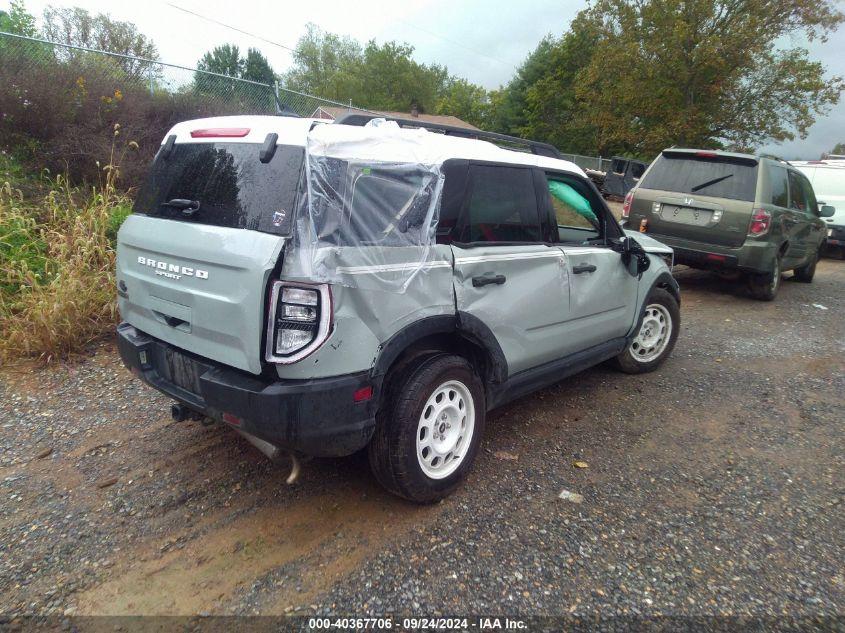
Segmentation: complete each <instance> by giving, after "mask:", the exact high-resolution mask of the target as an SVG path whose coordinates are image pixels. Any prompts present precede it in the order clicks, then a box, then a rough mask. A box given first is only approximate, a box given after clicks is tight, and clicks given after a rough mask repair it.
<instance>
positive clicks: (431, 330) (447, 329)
mask: <svg viewBox="0 0 845 633" xmlns="http://www.w3.org/2000/svg"><path fill="white" fill-rule="evenodd" d="M437 353H449V354H456V355H458V356H462V357H463V358H465V359H466V360H467V361H468V362H469V363H470V364H471V365H472V366H473V367H474V368H475V370H476V372H477V373H478V376H479V377H480V378H481V380H482V382H483V383H484V384H485V386H487V385H489V384H490V383H498V382H504V380H506V379H507V361H506V360H505V356H504V353H503V352H502V348H501V346H500V345H499V343H498V341H497V340H496V338H495V336H494V335H493V333H492V332H491V331H490V329H489V328H488V327H487V326H486V325H484V323H483V322H482V321H481V320H480V319H478V318H476V317H473V316H472V315H469V314H466V313H463V312H460V313H458V314H457V315H438V316H432V317H427V318H425V319H421V320H419V321H416V322H415V323H412V324H411V325H409V326H407V327H405V328H403V329H402V330H400V331H399V332H397V333H396V334H394V335H393V336H392V337H390V339H389V340H388V341H387V342H385V343H384V345H382V348H381V350H380V351H379V354H378V356H377V357H376V359H375V362H374V364H373V368H372V370H371V375H372V376H373V378H376V379H380V380H381V381H384V380H385V379H388V378H389V377H391V376H393V375H395V374H397V373H400V374H401V373H402V371H403V368H404V367H408V366H410V365H413V364H414V363H415V362H416V361H418V360H419V359H421V358H424V357H426V356H430V355H432V354H437ZM384 391H386V390H384Z"/></svg>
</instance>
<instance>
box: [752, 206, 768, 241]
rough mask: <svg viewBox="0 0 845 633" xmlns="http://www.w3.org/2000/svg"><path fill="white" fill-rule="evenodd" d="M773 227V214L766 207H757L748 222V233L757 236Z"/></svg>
mask: <svg viewBox="0 0 845 633" xmlns="http://www.w3.org/2000/svg"><path fill="white" fill-rule="evenodd" d="M770 228H772V214H771V213H769V212H768V211H766V210H765V209H757V210H756V211H755V212H754V215H752V216H751V222H750V223H749V224H748V235H750V236H751V237H757V236H759V235H765V234H766V233H768V232H769V229H770Z"/></svg>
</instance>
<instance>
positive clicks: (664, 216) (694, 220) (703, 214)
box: [660, 204, 713, 226]
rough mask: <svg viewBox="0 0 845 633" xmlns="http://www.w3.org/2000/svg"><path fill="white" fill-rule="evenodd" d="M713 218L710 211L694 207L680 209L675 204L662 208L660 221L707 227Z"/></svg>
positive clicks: (665, 205)
mask: <svg viewBox="0 0 845 633" xmlns="http://www.w3.org/2000/svg"><path fill="white" fill-rule="evenodd" d="M712 218H713V212H712V211H711V210H710V209H696V208H693V207H679V206H677V205H674V204H664V205H663V206H662V207H661V208H660V219H661V220H664V221H665V222H677V223H678V224H690V225H693V226H707V225H708V224H710V220H711V219H712Z"/></svg>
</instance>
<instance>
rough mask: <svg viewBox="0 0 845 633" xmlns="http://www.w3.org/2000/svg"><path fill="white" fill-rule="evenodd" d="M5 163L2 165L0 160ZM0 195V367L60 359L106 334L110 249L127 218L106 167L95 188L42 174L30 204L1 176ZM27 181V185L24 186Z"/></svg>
mask: <svg viewBox="0 0 845 633" xmlns="http://www.w3.org/2000/svg"><path fill="white" fill-rule="evenodd" d="M3 160H4V161H5V162H7V163H8V162H9V160H10V159H9V158H8V157H3ZM3 167H4V166H3V165H2V164H0V174H2V175H3V176H6V177H7V178H6V180H5V182H3V183H2V187H0V359H2V360H4V361H6V360H10V359H13V358H21V357H35V358H39V359H41V360H43V361H45V362H50V361H53V360H58V359H65V358H68V357H70V356H73V355H74V354H77V353H79V352H81V351H83V350H84V348H85V347H86V346H88V345H89V344H90V343H91V342H93V341H95V340H96V339H98V338H100V337H102V336H103V335H104V334H105V333H106V332H109V331H111V329H112V327H113V325H114V323H115V321H116V319H117V307H116V305H115V292H116V291H115V278H114V266H115V241H116V238H117V230H118V228H119V227H120V224H121V222H123V220H124V219H125V218H126V216H127V215H128V214H129V212H130V206H131V201H130V199H129V198H128V196H127V195H126V194H125V193H123V192H120V191H119V190H118V189H116V187H115V181H116V179H117V173H118V170H117V169H116V168H114V167H113V166H112V161H110V163H109V165H108V166H107V167H106V169H105V170H104V174H105V176H104V180H103V182H102V183H100V184H99V185H98V186H94V187H90V186H89V187H74V186H71V185H70V184H69V183H68V181H67V180H66V179H65V178H63V177H61V176H59V177H56V178H50V177H49V175H45V174H42V175H41V176H39V177H38V178H37V179H36V180H38V183H37V186H36V187H34V189H30V191H32V190H36V191H39V192H40V193H38V194H36V195H35V196H34V197H31V196H28V195H25V194H24V193H23V191H24V188H22V187H16V186H15V185H16V184H19V182H20V179H21V178H23V176H22V175H21V174H20V173H19V170H17V169H14V168H11V169H10V168H8V167H7V168H6V169H4V168H3ZM29 180H33V179H32V178H30V179H29Z"/></svg>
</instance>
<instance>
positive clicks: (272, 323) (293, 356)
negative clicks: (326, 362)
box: [265, 281, 332, 365]
mask: <svg viewBox="0 0 845 633" xmlns="http://www.w3.org/2000/svg"><path fill="white" fill-rule="evenodd" d="M331 325H332V295H331V290H330V288H329V286H328V284H320V285H313V286H312V285H308V284H299V283H292V282H287V281H276V282H273V287H272V289H271V291H270V307H269V314H268V316H267V352H266V354H265V357H266V359H267V361H268V362H271V363H279V364H282V365H287V364H290V363H295V362H297V361H299V360H302V359H303V358H305V357H306V356H308V355H309V354H311V353H312V352H313V351H315V350H316V349H317V348H318V347H320V345H322V344H323V343H324V342H325V340H326V339H327V338H328V336H329V332H330V331H331Z"/></svg>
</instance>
